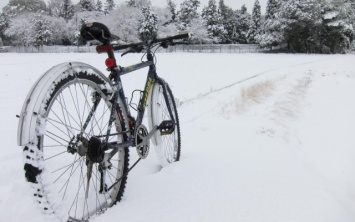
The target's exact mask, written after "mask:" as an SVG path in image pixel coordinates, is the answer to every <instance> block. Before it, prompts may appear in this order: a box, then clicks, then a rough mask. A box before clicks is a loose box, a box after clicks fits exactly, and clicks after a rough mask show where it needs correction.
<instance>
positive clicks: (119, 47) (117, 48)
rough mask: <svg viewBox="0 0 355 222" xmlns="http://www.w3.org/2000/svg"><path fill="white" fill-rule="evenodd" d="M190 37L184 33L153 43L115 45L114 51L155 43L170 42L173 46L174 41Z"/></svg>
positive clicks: (153, 41) (158, 39)
mask: <svg viewBox="0 0 355 222" xmlns="http://www.w3.org/2000/svg"><path fill="white" fill-rule="evenodd" d="M189 37H190V35H189V33H183V34H178V35H174V36H167V37H165V38H157V39H154V40H152V41H151V42H149V43H147V42H137V43H132V44H127V45H113V47H112V48H113V50H114V51H118V50H123V49H128V48H141V47H142V46H148V45H152V44H155V43H160V42H161V43H163V42H170V43H171V44H176V43H174V42H173V40H179V39H187V38H189Z"/></svg>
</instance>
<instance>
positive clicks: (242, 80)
mask: <svg viewBox="0 0 355 222" xmlns="http://www.w3.org/2000/svg"><path fill="white" fill-rule="evenodd" d="M327 60H334V58H331V59H329V58H328V59H321V60H314V61H310V62H303V63H299V64H295V65H290V66H285V67H279V68H274V69H269V70H265V71H263V72H260V73H257V74H255V75H252V76H250V77H248V78H244V79H241V80H238V81H236V82H233V83H231V84H228V85H226V86H222V87H220V88H217V89H214V90H211V91H209V92H206V93H202V94H198V95H197V96H194V97H192V98H189V99H185V100H183V101H179V106H180V107H181V106H183V105H185V104H188V103H190V102H193V101H196V100H198V99H201V98H204V97H206V96H209V95H211V94H214V93H217V92H220V91H223V90H225V89H228V88H230V87H233V86H235V85H238V84H241V83H243V82H246V81H249V80H252V79H255V78H257V77H259V76H261V75H264V74H267V73H269V72H273V71H278V70H282V69H287V68H294V67H299V66H303V65H307V64H312V63H317V62H323V61H327Z"/></svg>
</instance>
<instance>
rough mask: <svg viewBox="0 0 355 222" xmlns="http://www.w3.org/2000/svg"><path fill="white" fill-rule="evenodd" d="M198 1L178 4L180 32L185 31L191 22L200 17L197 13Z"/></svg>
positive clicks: (185, 1) (185, 0)
mask: <svg viewBox="0 0 355 222" xmlns="http://www.w3.org/2000/svg"><path fill="white" fill-rule="evenodd" d="M200 4H201V3H200V1H199V0H184V1H183V2H182V3H181V4H180V10H179V12H178V26H179V29H180V30H186V28H187V27H188V26H190V25H191V21H192V20H194V19H197V18H199V17H200V15H199V13H198V12H197V9H198V7H199V6H200Z"/></svg>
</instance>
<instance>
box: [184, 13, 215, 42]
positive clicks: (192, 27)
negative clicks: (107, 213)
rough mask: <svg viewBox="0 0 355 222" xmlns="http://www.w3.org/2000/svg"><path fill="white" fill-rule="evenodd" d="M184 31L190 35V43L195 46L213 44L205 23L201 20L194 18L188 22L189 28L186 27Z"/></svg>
mask: <svg viewBox="0 0 355 222" xmlns="http://www.w3.org/2000/svg"><path fill="white" fill-rule="evenodd" d="M186 31H188V32H189V33H190V35H191V38H190V41H191V42H192V43H195V44H210V43H213V42H212V40H211V38H210V35H209V32H208V29H207V26H206V21H205V20H203V19H202V18H195V19H193V20H191V21H190V24H189V26H187V27H186Z"/></svg>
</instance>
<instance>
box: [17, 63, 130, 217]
mask: <svg viewBox="0 0 355 222" xmlns="http://www.w3.org/2000/svg"><path fill="white" fill-rule="evenodd" d="M85 69H87V71H85ZM70 72H72V70H71V69H68V70H67V71H66V72H64V73H54V75H58V76H60V75H62V76H63V77H61V78H58V81H57V82H53V84H52V86H50V87H49V88H48V91H49V93H48V95H47V96H45V99H44V101H42V103H43V105H42V106H43V107H42V111H41V113H39V114H38V115H37V121H36V122H37V126H36V134H37V137H36V138H35V139H34V140H33V141H31V143H29V144H27V145H26V146H25V147H24V151H23V152H24V157H25V158H24V159H25V165H24V169H25V176H26V179H27V181H28V182H31V184H32V187H33V188H34V196H35V197H36V199H37V202H38V203H39V204H40V205H41V207H42V208H43V209H44V210H45V211H46V212H49V213H54V214H56V216H58V217H59V218H60V219H61V220H65V221H88V220H89V218H91V217H92V216H94V215H97V214H100V213H102V212H104V211H105V210H106V209H107V208H109V207H111V206H113V205H114V204H115V203H116V202H117V201H120V200H121V198H122V195H123V192H124V189H125V185H126V177H124V178H123V179H122V180H121V181H120V182H118V183H117V182H116V181H117V179H118V178H120V177H121V176H122V175H124V174H125V173H126V172H127V170H128V155H129V153H128V149H127V148H125V149H118V150H117V152H112V150H108V151H104V150H102V149H101V148H99V145H97V141H100V140H103V138H104V136H105V135H106V132H107V129H108V128H111V127H112V131H113V132H111V133H112V134H113V133H114V134H115V135H112V136H110V137H109V141H111V142H114V141H117V142H119V143H120V142H124V141H127V138H128V135H126V133H122V132H126V131H127V130H128V128H127V124H126V119H127V118H126V113H125V112H124V111H123V110H121V109H120V108H118V109H117V111H116V112H115V113H114V119H115V120H114V122H113V124H112V125H111V126H109V124H108V123H109V119H110V113H111V112H110V110H111V103H110V101H109V100H110V96H111V93H112V92H110V90H109V88H107V87H106V86H109V85H110V84H109V82H107V80H105V79H103V78H102V76H101V75H98V74H95V73H92V69H91V67H87V68H82V69H81V70H78V72H74V73H72V74H68V73H70ZM46 91H47V90H46ZM94 107H96V109H95V108H94ZM85 126H86V127H85ZM78 138H84V139H78ZM95 141H96V143H95ZM110 152H111V154H112V155H113V156H112V157H108V155H107V154H108V153H110ZM104 156H105V158H106V161H107V163H110V165H109V166H108V167H107V169H105V171H103V170H102V165H100V163H102V161H103V158H104ZM103 172H106V173H105V175H104V176H105V184H103V183H100V181H101V179H102V178H103ZM88 178H89V179H88ZM100 185H103V186H101V187H100ZM111 186H112V187H113V188H112V189H111V190H110V191H107V192H105V190H106V189H107V188H109V187H111ZM102 188H103V189H102Z"/></svg>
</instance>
